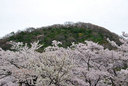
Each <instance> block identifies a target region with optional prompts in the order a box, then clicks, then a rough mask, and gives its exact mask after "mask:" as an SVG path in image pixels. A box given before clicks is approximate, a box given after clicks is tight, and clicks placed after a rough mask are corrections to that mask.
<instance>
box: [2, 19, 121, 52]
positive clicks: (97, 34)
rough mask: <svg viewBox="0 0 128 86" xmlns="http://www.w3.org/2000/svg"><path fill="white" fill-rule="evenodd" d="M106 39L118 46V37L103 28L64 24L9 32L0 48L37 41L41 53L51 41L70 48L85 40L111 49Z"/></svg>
mask: <svg viewBox="0 0 128 86" xmlns="http://www.w3.org/2000/svg"><path fill="white" fill-rule="evenodd" d="M106 38H110V40H113V41H115V42H116V43H117V44H119V45H120V42H119V40H118V39H119V36H118V35H116V34H115V33H112V32H110V31H109V30H107V29H105V28H103V27H100V26H97V25H93V24H90V23H83V22H78V23H72V22H66V23H65V24H55V25H51V26H47V27H41V28H33V27H30V28H27V29H26V30H24V31H17V32H16V33H14V32H11V33H10V34H8V35H6V36H5V37H3V39H1V40H0V47H2V48H3V49H4V50H8V49H10V47H11V45H10V44H9V43H8V42H9V41H15V42H23V43H28V44H29V45H30V43H31V42H34V41H37V40H39V41H40V44H43V47H42V48H41V49H40V50H39V51H42V50H43V49H44V48H45V47H47V46H50V45H51V43H52V41H53V40H57V41H60V42H62V43H63V45H62V47H67V46H70V45H71V43H72V42H75V43H79V42H82V43H83V42H84V41H85V40H90V41H93V42H98V43H99V44H101V45H103V46H104V47H105V48H109V49H111V48H113V47H112V46H111V45H110V44H109V43H108V42H107V40H106Z"/></svg>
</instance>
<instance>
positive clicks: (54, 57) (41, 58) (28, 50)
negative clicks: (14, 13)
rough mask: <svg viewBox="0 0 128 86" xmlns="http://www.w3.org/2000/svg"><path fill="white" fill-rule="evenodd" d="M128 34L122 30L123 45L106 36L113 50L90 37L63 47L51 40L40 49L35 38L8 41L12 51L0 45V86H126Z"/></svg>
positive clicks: (127, 77)
mask: <svg viewBox="0 0 128 86" xmlns="http://www.w3.org/2000/svg"><path fill="white" fill-rule="evenodd" d="M127 38H128V35H127V34H126V33H124V32H123V37H122V38H121V39H120V41H121V42H122V45H117V44H116V43H115V42H114V41H112V40H109V39H107V40H108V42H109V43H111V45H112V46H114V47H115V50H109V49H105V48H104V47H103V46H101V45H99V44H98V43H94V42H92V41H85V43H78V44H75V43H72V45H71V46H70V47H68V48H63V47H59V45H61V44H62V43H61V42H58V41H55V40H54V41H53V43H52V46H49V47H47V48H45V49H44V51H43V52H42V53H40V52H37V50H38V49H39V48H40V47H42V45H39V44H38V42H34V43H31V47H28V45H27V44H23V43H21V42H18V43H15V42H10V43H11V44H12V45H13V46H12V49H13V51H10V50H7V51H5V50H3V49H1V48H0V86H128V39H127Z"/></svg>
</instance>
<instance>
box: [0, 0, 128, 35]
mask: <svg viewBox="0 0 128 86" xmlns="http://www.w3.org/2000/svg"><path fill="white" fill-rule="evenodd" d="M127 10H128V0H0V37H2V36H4V35H6V34H8V33H10V32H12V31H14V32H16V31H18V30H24V29H25V28H28V27H35V28H36V27H42V26H47V25H52V24H63V23H64V22H66V21H72V22H79V21H80V22H86V23H88V22H89V23H92V24H96V25H99V26H102V27H105V28H107V29H109V30H110V31H112V32H115V33H117V34H119V35H120V34H121V32H122V31H126V32H128V11H127Z"/></svg>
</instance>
